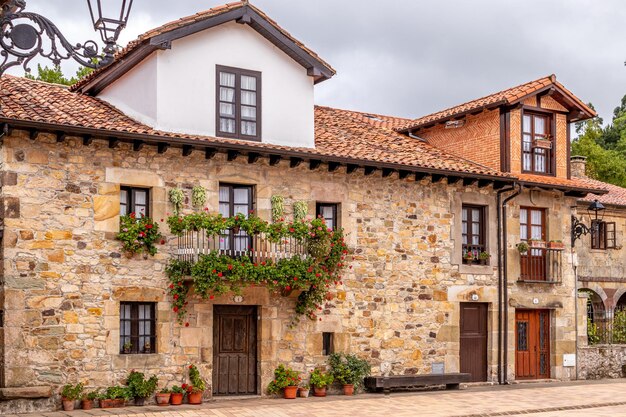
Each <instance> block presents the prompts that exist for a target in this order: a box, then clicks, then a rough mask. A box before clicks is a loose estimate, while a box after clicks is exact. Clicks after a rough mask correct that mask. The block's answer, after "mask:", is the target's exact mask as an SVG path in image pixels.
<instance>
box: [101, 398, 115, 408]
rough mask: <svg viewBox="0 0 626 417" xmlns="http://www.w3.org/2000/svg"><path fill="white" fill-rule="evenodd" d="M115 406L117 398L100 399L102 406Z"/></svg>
mask: <svg viewBox="0 0 626 417" xmlns="http://www.w3.org/2000/svg"><path fill="white" fill-rule="evenodd" d="M113 407H115V400H110V399H107V398H105V399H102V400H100V408H113Z"/></svg>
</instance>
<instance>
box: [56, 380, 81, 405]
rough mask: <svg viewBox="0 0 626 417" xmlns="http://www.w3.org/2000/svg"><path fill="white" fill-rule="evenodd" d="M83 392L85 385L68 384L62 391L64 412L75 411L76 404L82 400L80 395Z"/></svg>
mask: <svg viewBox="0 0 626 417" xmlns="http://www.w3.org/2000/svg"><path fill="white" fill-rule="evenodd" d="M82 392H83V384H82V383H80V382H79V383H78V384H76V385H72V384H67V385H64V386H63V389H61V401H62V402H63V410H65V411H72V410H73V409H74V403H75V402H76V400H77V399H79V398H80V394H82Z"/></svg>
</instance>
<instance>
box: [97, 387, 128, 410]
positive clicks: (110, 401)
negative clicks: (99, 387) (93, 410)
mask: <svg viewBox="0 0 626 417" xmlns="http://www.w3.org/2000/svg"><path fill="white" fill-rule="evenodd" d="M131 398H132V394H131V392H130V390H129V389H128V388H127V387H108V388H107V389H106V391H105V392H104V393H103V394H101V395H100V396H99V399H100V407H101V408H115V407H124V404H126V400H129V399H131Z"/></svg>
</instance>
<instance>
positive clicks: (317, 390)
mask: <svg viewBox="0 0 626 417" xmlns="http://www.w3.org/2000/svg"><path fill="white" fill-rule="evenodd" d="M313 396H314V397H325V396H326V387H313Z"/></svg>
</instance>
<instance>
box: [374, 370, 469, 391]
mask: <svg viewBox="0 0 626 417" xmlns="http://www.w3.org/2000/svg"><path fill="white" fill-rule="evenodd" d="M461 382H470V374H465V373H450V374H429V375H390V376H368V377H367V378H365V388H367V389H368V390H370V391H384V392H385V393H389V392H390V391H391V389H394V388H395V389H407V388H412V387H424V386H428V385H445V386H446V389H459V385H460V384H461Z"/></svg>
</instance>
